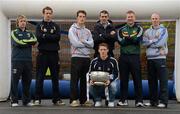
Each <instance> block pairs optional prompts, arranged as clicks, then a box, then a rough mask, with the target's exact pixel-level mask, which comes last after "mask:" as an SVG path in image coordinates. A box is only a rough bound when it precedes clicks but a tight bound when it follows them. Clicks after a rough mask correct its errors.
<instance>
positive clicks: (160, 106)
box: [157, 103, 167, 108]
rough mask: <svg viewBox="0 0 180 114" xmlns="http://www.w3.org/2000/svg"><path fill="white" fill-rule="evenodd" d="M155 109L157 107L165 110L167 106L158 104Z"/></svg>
mask: <svg viewBox="0 0 180 114" xmlns="http://www.w3.org/2000/svg"><path fill="white" fill-rule="evenodd" d="M157 107H158V108H167V105H166V104H164V103H159V104H158V105H157Z"/></svg>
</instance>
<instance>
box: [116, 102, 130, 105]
mask: <svg viewBox="0 0 180 114" xmlns="http://www.w3.org/2000/svg"><path fill="white" fill-rule="evenodd" d="M117 106H128V102H127V101H124V102H122V101H119V102H118V103H117Z"/></svg>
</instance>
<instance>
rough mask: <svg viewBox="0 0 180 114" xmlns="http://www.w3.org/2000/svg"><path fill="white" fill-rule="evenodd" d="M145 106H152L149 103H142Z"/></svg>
mask: <svg viewBox="0 0 180 114" xmlns="http://www.w3.org/2000/svg"><path fill="white" fill-rule="evenodd" d="M144 105H145V106H152V105H151V103H144Z"/></svg>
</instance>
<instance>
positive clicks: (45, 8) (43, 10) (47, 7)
mask: <svg viewBox="0 0 180 114" xmlns="http://www.w3.org/2000/svg"><path fill="white" fill-rule="evenodd" d="M45 10H51V11H52V13H53V9H52V8H51V7H49V6H46V7H44V8H43V9H42V13H43V14H44V13H45Z"/></svg>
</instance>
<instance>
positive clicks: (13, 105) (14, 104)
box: [11, 103, 19, 107]
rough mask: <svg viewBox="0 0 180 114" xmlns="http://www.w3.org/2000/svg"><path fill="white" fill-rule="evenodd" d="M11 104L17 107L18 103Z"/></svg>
mask: <svg viewBox="0 0 180 114" xmlns="http://www.w3.org/2000/svg"><path fill="white" fill-rule="evenodd" d="M11 106H12V107H18V106H19V104H18V103H12V104H11Z"/></svg>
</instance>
